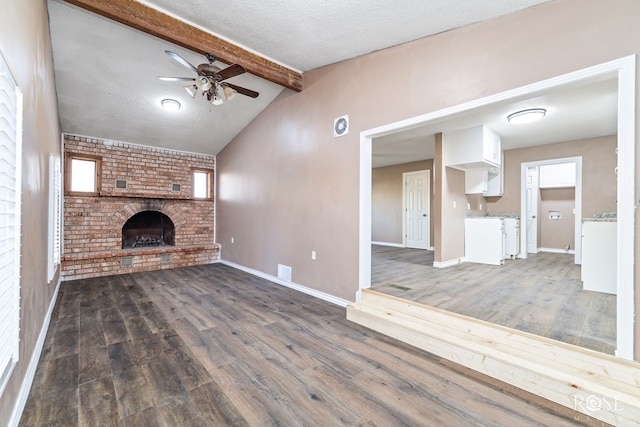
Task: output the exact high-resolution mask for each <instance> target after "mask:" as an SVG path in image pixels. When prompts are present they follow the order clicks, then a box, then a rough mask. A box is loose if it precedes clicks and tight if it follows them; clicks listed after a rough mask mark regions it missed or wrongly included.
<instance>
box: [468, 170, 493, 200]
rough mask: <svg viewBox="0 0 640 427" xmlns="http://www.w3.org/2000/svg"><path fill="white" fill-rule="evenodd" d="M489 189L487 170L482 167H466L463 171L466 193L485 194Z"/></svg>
mask: <svg viewBox="0 0 640 427" xmlns="http://www.w3.org/2000/svg"><path fill="white" fill-rule="evenodd" d="M488 189H489V171H488V170H487V169H483V168H474V169H467V170H466V171H465V172H464V192H465V193H466V194H486V193H487V190H488Z"/></svg>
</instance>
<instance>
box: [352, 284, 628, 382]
mask: <svg viewBox="0 0 640 427" xmlns="http://www.w3.org/2000/svg"><path fill="white" fill-rule="evenodd" d="M362 295H363V298H362V300H361V301H360V302H358V303H357V304H361V303H362V304H373V305H379V306H384V307H388V308H393V309H394V310H397V311H399V312H403V313H407V314H411V315H414V316H416V317H418V318H424V319H428V320H429V321H430V322H432V323H434V324H441V325H443V326H446V327H457V328H458V329H459V330H461V331H464V332H466V333H468V334H472V335H478V336H490V337H491V339H494V340H496V341H500V342H502V343H503V344H505V345H510V346H514V347H516V348H521V347H522V346H527V348H528V351H529V352H530V353H532V354H539V355H542V356H544V357H545V358H547V359H550V360H553V361H554V362H555V363H559V364H564V365H567V366H575V365H576V364H580V365H581V366H582V367H583V369H585V370H586V371H588V372H589V373H590V374H592V375H602V376H607V377H613V378H617V379H618V381H620V382H622V383H623V384H627V385H629V386H632V387H638V388H640V365H638V363H637V362H633V361H628V360H624V359H620V358H617V357H615V356H613V355H609V354H605V353H600V352H597V351H594V350H590V349H586V348H582V347H578V346H575V345H572V344H568V343H564V342H561V341H556V340H553V339H551V338H546V337H542V336H539V335H535V334H531V333H528V332H524V331H519V330H516V329H511V328H508V327H505V326H502V325H497V324H495V323H491V322H486V321H484V320H479V319H475V318H472V317H468V316H464V315H461V314H457V313H453V312H450V311H446V310H443V309H440V308H437V307H432V306H427V305H424V304H420V303H415V302H412V301H407V300H404V299H401V298H398V297H395V296H392V295H387V294H383V293H380V292H377V291H373V290H370V289H363V294H362ZM567 354H570V355H571V357H570V358H567Z"/></svg>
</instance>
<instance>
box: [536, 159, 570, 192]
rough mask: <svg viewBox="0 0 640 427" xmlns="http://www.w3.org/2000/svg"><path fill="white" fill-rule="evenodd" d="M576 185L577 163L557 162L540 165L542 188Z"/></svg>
mask: <svg viewBox="0 0 640 427" xmlns="http://www.w3.org/2000/svg"><path fill="white" fill-rule="evenodd" d="M575 186H576V164H575V163H574V162H570V163H556V164H553V165H542V166H540V188H560V187H575Z"/></svg>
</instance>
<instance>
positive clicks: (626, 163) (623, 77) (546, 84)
mask: <svg viewBox="0 0 640 427" xmlns="http://www.w3.org/2000/svg"><path fill="white" fill-rule="evenodd" d="M608 78H615V79H616V81H617V94H618V99H617V136H618V151H617V156H618V181H617V182H618V184H617V203H618V232H617V233H618V239H617V253H618V254H619V255H618V260H617V278H618V298H617V321H616V324H617V328H618V331H617V334H616V335H617V349H616V355H617V356H619V357H622V358H625V359H629V360H632V359H633V344H634V334H633V331H634V300H635V298H634V261H635V244H634V242H635V239H634V230H635V226H634V224H635V209H634V206H635V189H634V183H635V172H636V171H635V161H634V159H635V131H636V124H635V105H636V103H635V80H636V58H635V56H634V55H631V56H627V57H624V58H621V59H617V60H613V61H610V62H606V63H603V64H599V65H595V66H592V67H589V68H585V69H582V70H578V71H575V72H571V73H567V74H565V75H562V76H558V77H554V78H550V79H547V80H543V81H540V82H537V83H533V84H530V85H527V86H523V87H520V88H516V89H513V90H509V91H505V92H502V93H499V94H496V95H492V96H488V97H486V98H482V99H478V100H474V101H471V102H468V103H465V104H460V105H456V106H453V107H448V108H445V109H443V110H438V111H435V112H431V113H427V114H423V115H420V116H415V117H412V118H409V119H405V120H402V121H398V122H395V123H390V124H387V125H384V126H380V127H377V128H373V129H369V130H366V131H363V132H361V133H360V202H359V208H360V209H359V211H360V221H359V225H360V227H359V236H360V238H359V254H360V256H359V288H360V289H364V288H369V287H370V286H371V164H372V152H373V148H372V142H373V140H374V139H375V138H379V137H383V136H385V135H389V134H393V133H395V132H401V131H405V130H409V129H415V128H416V127H420V126H427V125H433V124H437V123H441V122H442V121H443V120H447V119H451V120H453V118H456V117H457V118H460V117H462V116H463V115H466V114H469V113H470V112H472V111H479V110H480V109H482V108H489V107H491V106H495V105H498V104H500V103H506V102H514V100H518V99H523V98H522V97H524V96H533V95H540V94H542V93H544V92H550V91H553V90H556V89H559V88H562V87H569V86H571V85H577V84H582V83H586V82H593V81H598V80H600V79H608ZM434 226H435V227H436V229H437V228H438V224H437V223H436V224H435V225H434ZM621 230H625V231H624V235H622V231H621ZM438 239H439V237H438V236H437V235H436V236H434V242H435V243H436V245H437V242H438ZM360 298H361V292H360V291H358V293H357V294H356V299H357V300H360Z"/></svg>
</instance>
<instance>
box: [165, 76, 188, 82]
mask: <svg viewBox="0 0 640 427" xmlns="http://www.w3.org/2000/svg"><path fill="white" fill-rule="evenodd" d="M158 79H160V80H164V81H165V82H195V81H196V79H194V78H193V77H160V76H158Z"/></svg>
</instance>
